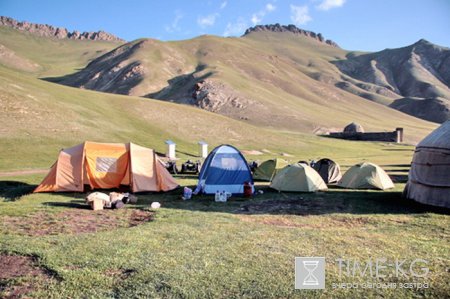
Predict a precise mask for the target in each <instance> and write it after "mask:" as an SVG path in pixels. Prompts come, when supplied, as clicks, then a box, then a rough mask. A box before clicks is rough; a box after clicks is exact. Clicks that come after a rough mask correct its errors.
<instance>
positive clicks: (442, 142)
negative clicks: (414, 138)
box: [404, 120, 450, 208]
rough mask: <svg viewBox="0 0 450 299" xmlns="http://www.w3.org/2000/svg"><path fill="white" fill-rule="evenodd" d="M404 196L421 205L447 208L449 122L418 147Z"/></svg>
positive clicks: (449, 201) (449, 188) (449, 204)
mask: <svg viewBox="0 0 450 299" xmlns="http://www.w3.org/2000/svg"><path fill="white" fill-rule="evenodd" d="M404 194H405V196H406V197H407V198H409V199H413V200H415V201H417V202H420V203H423V204H428V205H433V206H439V207H446V208H450V120H448V121H447V122H445V123H443V124H442V125H441V126H440V127H439V128H437V129H436V130H434V131H433V132H431V133H430V135H428V136H427V137H425V139H423V140H422V141H421V142H420V143H419V144H418V145H417V147H416V150H415V152H414V157H413V160H412V163H411V169H410V171H409V176H408V183H407V184H406V187H405V191H404Z"/></svg>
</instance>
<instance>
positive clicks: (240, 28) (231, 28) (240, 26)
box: [223, 18, 248, 36]
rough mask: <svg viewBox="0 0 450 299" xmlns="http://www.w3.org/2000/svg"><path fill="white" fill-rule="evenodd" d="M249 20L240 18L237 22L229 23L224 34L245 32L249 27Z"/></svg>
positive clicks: (234, 34)
mask: <svg viewBox="0 0 450 299" xmlns="http://www.w3.org/2000/svg"><path fill="white" fill-rule="evenodd" d="M247 27H248V25H247V22H246V21H245V20H244V19H243V18H239V19H238V20H237V21H236V22H235V23H228V24H227V27H226V28H225V31H224V32H223V36H232V35H233V36H236V35H241V34H243V33H244V31H245V29H247Z"/></svg>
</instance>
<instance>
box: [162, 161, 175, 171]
mask: <svg viewBox="0 0 450 299" xmlns="http://www.w3.org/2000/svg"><path fill="white" fill-rule="evenodd" d="M164 166H165V167H166V169H167V171H168V172H169V173H171V174H177V173H178V169H177V161H175V160H169V161H167V162H166V163H164Z"/></svg>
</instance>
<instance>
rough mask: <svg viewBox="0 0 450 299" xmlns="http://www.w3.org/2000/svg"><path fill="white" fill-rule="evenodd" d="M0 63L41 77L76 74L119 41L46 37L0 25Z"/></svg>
mask: <svg viewBox="0 0 450 299" xmlns="http://www.w3.org/2000/svg"><path fill="white" fill-rule="evenodd" d="M0 45H1V46H3V47H1V48H0V54H1V53H2V52H3V53H6V54H5V55H0V64H3V65H5V66H8V67H9V68H12V69H15V70H19V71H24V72H27V73H33V74H34V75H35V76H38V77H51V76H62V75H67V74H70V73H73V72H75V71H77V70H79V69H81V68H83V67H85V66H86V64H87V63H88V62H89V61H91V60H92V59H94V58H97V57H98V56H100V55H102V54H105V53H106V52H108V51H110V50H112V49H114V48H116V47H117V46H118V45H120V43H118V42H101V41H79V40H61V39H52V38H45V37H40V36H36V35H33V34H31V33H26V32H19V31H17V30H15V29H11V28H7V27H4V26H0Z"/></svg>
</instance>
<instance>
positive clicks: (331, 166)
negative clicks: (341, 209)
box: [313, 158, 342, 184]
mask: <svg viewBox="0 0 450 299" xmlns="http://www.w3.org/2000/svg"><path fill="white" fill-rule="evenodd" d="M313 168H314V170H315V171H317V172H318V173H319V174H320V176H321V177H322V179H323V180H324V182H325V183H327V184H334V183H337V182H338V181H339V180H340V179H341V178H342V174H341V168H340V167H339V164H337V163H336V162H334V161H333V160H330V159H327V158H323V159H320V160H319V161H317V162H316V163H314V166H313Z"/></svg>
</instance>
